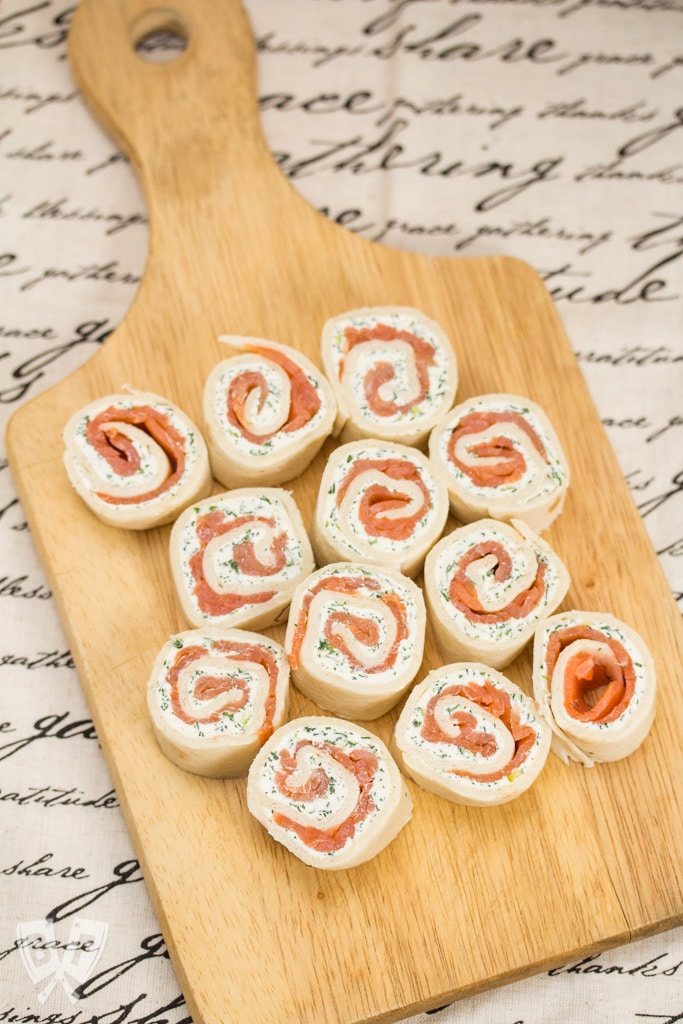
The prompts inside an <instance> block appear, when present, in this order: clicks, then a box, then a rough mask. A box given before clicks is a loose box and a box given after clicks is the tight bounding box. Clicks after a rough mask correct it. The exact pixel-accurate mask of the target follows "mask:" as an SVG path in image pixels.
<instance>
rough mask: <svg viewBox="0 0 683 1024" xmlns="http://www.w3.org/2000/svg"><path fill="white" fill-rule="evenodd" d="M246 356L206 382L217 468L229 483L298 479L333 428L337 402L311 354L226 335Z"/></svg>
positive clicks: (209, 440) (208, 437)
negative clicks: (311, 359) (308, 356)
mask: <svg viewBox="0 0 683 1024" xmlns="http://www.w3.org/2000/svg"><path fill="white" fill-rule="evenodd" d="M219 340H220V341H222V342H225V343H226V344H227V345H228V346H229V347H230V348H231V349H234V350H236V352H237V353H238V354H235V355H234V356H232V357H230V358H228V359H225V360H223V361H222V362H221V363H219V364H218V365H217V366H216V367H214V369H213V370H212V371H211V373H210V374H209V376H208V378H207V380H206V384H205V386H204V431H205V435H206V441H207V444H208V446H209V454H210V457H211V467H212V469H213V474H214V476H215V477H216V479H217V480H219V481H220V482H221V483H222V484H223V486H224V487H248V486H251V485H254V484H257V483H262V482H266V483H268V484H269V485H270V486H274V485H275V484H281V483H285V481H287V480H293V479H294V478H295V477H296V476H298V475H299V473H301V472H302V471H303V470H304V469H305V468H306V467H307V466H308V465H309V463H310V462H311V460H312V459H313V458H314V457H315V455H316V454H317V453H318V451H319V449H320V447H321V445H322V444H323V442H324V440H325V438H326V437H328V436H329V435H330V434H331V433H332V429H333V427H334V423H335V417H336V414H337V404H336V401H335V398H334V394H333V391H332V388H331V387H330V385H329V383H328V381H327V380H326V378H325V377H324V376H323V374H322V373H321V372H320V371H319V370H317V369H316V367H315V366H314V365H313V363H312V362H311V361H310V359H308V358H307V357H306V356H305V355H303V353H301V352H298V351H296V350H295V349H293V348H290V347H288V346H286V345H281V344H278V343H277V342H274V341H266V340H263V339H261V338H246V337H241V336H237V335H224V336H222V337H221V338H220V339H219Z"/></svg>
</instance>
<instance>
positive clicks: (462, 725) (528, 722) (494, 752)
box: [392, 662, 551, 807]
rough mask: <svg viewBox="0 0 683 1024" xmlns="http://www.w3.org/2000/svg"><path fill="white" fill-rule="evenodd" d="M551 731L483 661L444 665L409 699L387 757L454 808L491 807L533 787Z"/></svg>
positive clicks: (532, 707) (532, 705)
mask: <svg viewBox="0 0 683 1024" xmlns="http://www.w3.org/2000/svg"><path fill="white" fill-rule="evenodd" d="M550 738H551V732H550V728H549V727H548V725H547V723H546V722H545V721H544V719H543V717H542V716H541V715H540V713H539V711H538V708H537V707H536V704H535V702H534V701H533V700H532V699H531V698H530V697H528V696H527V695H526V694H525V693H524V692H523V691H522V690H520V688H519V687H518V686H516V685H515V684H514V683H512V682H511V681H510V680H509V679H507V678H506V677H505V676H504V675H502V674H501V673H500V672H496V671H495V670H494V669H492V668H490V667H489V666H488V665H483V664H481V663H480V662H469V663H467V662H459V663H455V664H452V665H444V666H443V667H442V668H438V669H435V670H433V671H432V672H430V673H429V675H428V676H427V677H426V679H425V680H424V681H423V682H422V683H420V684H418V685H417V686H416V687H415V688H414V689H413V690H412V691H411V692H410V693H409V695H408V697H407V699H406V703H405V705H404V708H403V710H402V712H401V715H400V717H399V719H398V722H397V723H396V728H395V731H394V738H393V743H392V752H393V753H394V756H395V758H396V761H397V763H398V765H399V767H400V768H401V770H402V771H404V772H405V773H406V774H407V775H409V776H410V777H411V778H412V779H414V780H415V782H417V784H418V785H419V786H422V788H423V789H426V790H427V791H428V792H430V793H434V794H436V796H440V797H443V798H444V799H446V800H452V801H453V802H454V803H458V804H466V805H468V806H473V807H490V806H493V805H494V804H503V803H508V802H509V801H510V800H514V799H516V798H517V797H518V796H521V794H522V793H524V792H526V790H527V789H528V788H529V787H530V786H531V785H532V784H533V783H534V782H535V781H536V779H537V778H538V776H539V775H540V773H541V771H542V769H543V767H544V765H545V762H546V759H547V757H548V752H549V750H550Z"/></svg>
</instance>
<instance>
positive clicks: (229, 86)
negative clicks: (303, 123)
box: [69, 0, 312, 230]
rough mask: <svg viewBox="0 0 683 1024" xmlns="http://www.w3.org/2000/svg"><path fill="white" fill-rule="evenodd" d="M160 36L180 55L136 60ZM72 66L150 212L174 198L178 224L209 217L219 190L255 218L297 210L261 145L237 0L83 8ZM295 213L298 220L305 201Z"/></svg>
mask: <svg viewBox="0 0 683 1024" xmlns="http://www.w3.org/2000/svg"><path fill="white" fill-rule="evenodd" d="M164 30H165V31H171V32H172V33H174V34H176V35H179V36H181V37H183V38H184V39H185V40H186V47H185V49H184V50H183V51H182V52H179V53H177V55H176V56H175V57H174V58H173V59H170V60H167V61H163V62H156V61H152V60H150V59H148V58H146V57H145V56H143V55H142V53H141V52H140V51H139V49H138V44H139V43H140V41H141V40H142V39H144V38H145V37H146V36H148V35H149V34H150V33H154V32H157V31H164ZM69 59H70V62H71V66H72V69H73V72H74V76H75V78H76V81H77V83H78V86H79V88H80V89H81V91H82V93H83V95H84V97H85V99H86V101H87V103H88V104H89V106H90V107H91V109H92V111H93V113H94V115H95V116H96V117H97V119H98V120H99V121H100V123H101V124H102V125H103V127H104V128H105V130H106V131H107V132H108V133H109V134H110V135H111V136H112V138H113V139H114V140H115V141H116V143H117V144H118V145H119V146H120V148H121V149H122V150H123V151H124V152H125V153H126V154H127V155H128V157H129V158H130V160H131V162H132V164H133V166H134V167H135V169H136V171H137V173H138V176H139V178H140V180H141V183H142V185H143V188H144V189H145V193H146V199H147V202H148V204H149V205H150V206H151V207H153V206H154V202H155V200H157V199H160V198H161V197H165V196H166V197H167V196H176V197H177V198H178V199H179V201H180V203H181V208H182V209H184V211H185V213H184V216H185V217H187V213H188V211H189V212H190V213H192V212H194V213H195V214H197V216H200V217H201V213H202V209H203V208H208V207H209V206H211V207H212V209H214V210H215V202H216V193H217V191H218V192H219V193H223V194H224V195H221V199H223V198H226V199H228V198H229V197H230V195H232V196H233V197H234V195H235V193H239V192H240V191H241V192H243V193H244V192H245V191H246V192H247V193H249V192H250V191H251V192H252V193H253V190H254V189H256V191H257V193H258V202H259V203H260V204H261V208H262V209H263V205H264V204H265V207H266V209H267V210H270V211H275V210H276V209H277V208H278V207H279V204H280V203H282V202H288V203H292V202H294V203H296V202H297V201H298V195H297V193H296V192H295V191H294V190H293V189H292V188H291V187H290V186H289V184H288V183H287V181H286V179H285V178H284V175H282V173H281V172H280V171H279V168H278V167H277V165H276V163H275V161H274V160H273V158H272V156H271V154H270V151H269V149H268V147H267V144H266V142H265V139H264V137H263V133H262V130H261V123H260V118H259V110H258V98H257V88H256V55H255V46H254V40H253V34H252V30H251V26H250V24H249V21H248V18H247V16H246V14H245V12H244V10H243V8H242V6H241V4H240V3H239V0H172V2H171V4H170V5H168V6H165V5H164V3H163V0H162V2H161V3H159V2H154V0H117V2H103V0H82V2H81V3H80V4H79V6H78V9H77V11H76V14H75V16H74V19H73V22H72V25H71V30H70V34H69ZM209 201H210V202H209ZM241 205H242V206H244V205H245V204H241ZM255 205H256V204H255V203H254V202H253V201H252V202H250V203H249V206H250V208H251V209H254V208H255ZM301 207H302V209H301V211H297V212H298V213H300V214H301V215H302V216H305V215H306V214H305V210H306V209H307V208H308V207H307V204H306V203H305V202H304V201H303V200H301ZM153 212H154V210H153V209H152V213H153ZM311 212H312V211H311ZM164 214H165V216H168V211H167V210H165V211H164ZM223 223H225V221H223ZM244 226H245V225H237V229H238V230H242V228H243V227H244Z"/></svg>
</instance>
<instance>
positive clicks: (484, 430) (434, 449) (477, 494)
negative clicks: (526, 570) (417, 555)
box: [429, 394, 569, 533]
mask: <svg viewBox="0 0 683 1024" xmlns="http://www.w3.org/2000/svg"><path fill="white" fill-rule="evenodd" d="M429 457H430V460H431V461H432V464H433V466H434V472H435V474H436V476H437V477H438V479H439V480H440V481H441V482H442V483H444V484H445V486H446V487H447V488H448V495H449V500H450V504H451V509H452V511H453V514H454V516H455V518H456V519H458V520H459V521H460V522H462V523H469V522H473V521H474V520H475V519H482V518H484V517H490V518H492V519H502V520H507V521H510V520H511V519H521V520H523V521H524V522H525V523H527V524H528V525H529V526H530V527H531V529H532V530H534V531H535V532H536V533H542V532H543V530H546V529H547V528H548V527H549V526H550V524H551V523H552V522H553V520H554V519H555V518H556V517H557V516H558V515H559V514H560V512H561V511H562V508H563V506H564V500H565V496H566V493H567V488H568V486H569V465H568V463H567V458H566V456H565V454H564V452H563V450H562V447H561V445H560V441H559V439H558V437H557V434H556V433H555V430H554V428H553V426H552V424H551V423H550V420H549V419H548V417H547V415H546V414H545V412H544V411H543V409H541V408H540V406H538V405H536V404H535V403H534V402H531V401H530V400H529V399H528V398H523V397H520V396H519V395H507V394H490V395H480V396H478V397H476V398H472V399H468V400H467V401H466V402H461V403H460V404H459V405H456V406H455V408H454V409H452V410H451V412H450V413H449V414H448V416H447V417H446V419H444V420H443V421H442V422H441V423H440V424H439V426H437V427H435V428H434V430H433V431H432V433H431V435H430V438H429Z"/></svg>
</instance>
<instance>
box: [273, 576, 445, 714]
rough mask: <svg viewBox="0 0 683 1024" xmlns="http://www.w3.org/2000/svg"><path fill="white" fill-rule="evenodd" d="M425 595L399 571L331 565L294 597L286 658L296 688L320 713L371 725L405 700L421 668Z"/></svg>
mask: <svg viewBox="0 0 683 1024" xmlns="http://www.w3.org/2000/svg"><path fill="white" fill-rule="evenodd" d="M425 622H426V612H425V606H424V600H423V597H422V591H421V590H420V588H419V587H418V586H417V585H416V584H415V583H413V581H412V580H410V579H408V577H406V576H404V575H403V574H402V573H399V572H396V571H394V570H392V569H383V568H379V567H377V568H375V567H372V566H364V565H360V564H358V563H353V562H337V563H335V564H332V565H327V566H325V567H324V568H322V569H318V570H317V572H314V573H312V574H311V575H310V576H308V577H307V578H306V579H305V580H304V581H303V582H302V583H300V584H299V586H298V587H297V588H296V590H295V591H294V596H293V598H292V603H291V606H290V610H289V621H288V623H287V633H286V636H285V650H286V652H287V657H288V658H289V663H290V667H291V671H292V678H293V680H294V683H295V685H296V687H297V689H299V690H300V691H301V692H302V693H303V694H305V695H306V696H307V697H309V698H310V699H311V700H313V701H315V703H316V704H318V706H319V707H321V708H324V709H325V710H327V711H331V712H332V713H333V714H336V715H341V716H342V717H345V718H353V719H356V720H361V721H369V720H371V719H374V718H379V716H380V715H383V714H385V712H387V711H389V710H390V709H391V708H392V707H393V706H394V705H395V704H397V703H398V701H399V700H400V698H401V697H402V696H403V695H404V693H405V692H406V690H407V689H408V687H409V686H410V685H411V683H412V682H413V680H414V678H415V676H416V675H417V672H418V671H419V668H420V664H421V662H422V653H423V649H424V634H425Z"/></svg>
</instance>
